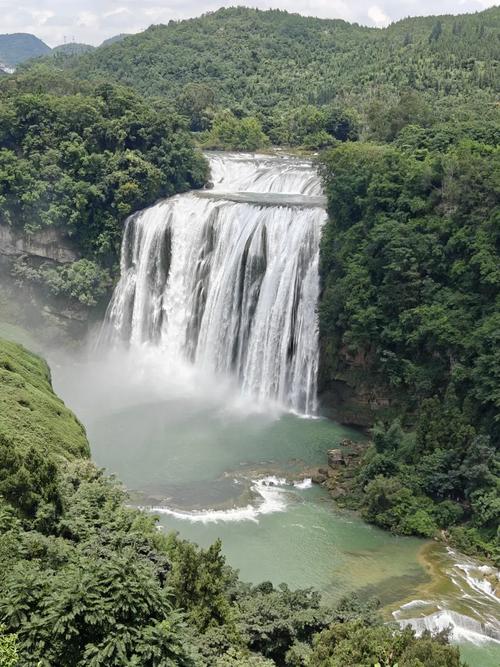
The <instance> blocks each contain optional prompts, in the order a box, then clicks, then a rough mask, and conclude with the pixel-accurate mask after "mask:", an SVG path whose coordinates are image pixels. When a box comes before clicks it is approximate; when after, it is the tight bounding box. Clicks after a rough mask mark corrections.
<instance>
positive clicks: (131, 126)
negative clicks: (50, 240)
mask: <svg viewBox="0 0 500 667" xmlns="http://www.w3.org/2000/svg"><path fill="white" fill-rule="evenodd" d="M1 98H2V101H1V103H0V223H3V224H7V225H11V226H14V227H17V228H20V229H23V230H24V231H25V232H26V234H27V235H29V234H31V233H33V232H34V231H36V230H39V229H44V228H45V227H48V226H55V227H57V228H59V229H60V230H61V231H62V233H63V234H65V235H67V236H68V237H71V238H72V239H73V242H74V244H75V245H76V247H77V249H78V250H79V252H80V253H81V254H82V255H83V256H84V259H83V260H81V261H80V262H78V263H76V264H73V265H72V266H70V267H63V268H57V269H55V268H50V267H43V268H42V269H40V270H38V269H37V267H34V268H35V269H36V271H35V272H34V273H33V274H32V275H31V278H32V279H34V280H38V281H39V282H42V283H44V284H46V286H47V288H48V290H49V292H52V293H56V294H61V293H62V294H66V295H67V296H69V297H71V298H73V299H75V300H77V301H79V302H80V303H83V304H86V305H94V304H95V302H97V301H98V300H99V299H100V298H102V296H103V294H104V293H107V291H108V289H109V285H110V279H109V275H106V274H105V273H103V269H104V268H111V269H112V270H114V269H115V268H116V264H117V256H118V250H119V245H120V242H121V234H122V223H123V221H124V220H125V218H126V217H127V216H128V215H129V214H130V213H132V212H134V211H136V210H137V209H140V208H144V207H145V206H148V205H150V204H152V203H154V201H156V199H158V198H159V197H166V196H169V195H172V194H174V193H176V192H180V191H183V190H187V189H188V188H192V187H199V186H201V185H202V184H203V182H204V181H205V179H206V176H207V166H206V162H205V160H204V159H203V157H202V156H201V154H199V153H198V152H197V151H196V150H195V149H194V146H193V144H192V142H191V139H190V137H189V135H188V133H187V131H186V130H185V128H184V121H182V120H181V119H180V117H179V116H178V115H177V114H176V113H175V112H174V111H173V110H172V109H170V108H168V107H167V106H165V105H162V104H160V105H156V106H155V105H153V104H149V103H148V104H146V103H145V102H143V101H142V100H141V99H140V98H139V97H138V96H137V95H135V94H133V93H132V92H130V91H128V90H126V89H124V88H122V87H120V86H116V85H111V84H106V83H103V84H94V85H85V84H82V83H79V82H77V81H75V80H74V79H72V78H71V77H69V76H67V75H62V74H61V73H60V72H54V71H53V70H51V69H50V68H49V67H48V66H37V68H35V69H32V70H29V72H27V73H26V74H22V73H20V74H19V75H16V76H15V77H9V79H7V80H6V81H4V82H3V83H2V91H1ZM27 277H29V276H27V275H26V274H25V275H24V278H27Z"/></svg>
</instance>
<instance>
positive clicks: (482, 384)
mask: <svg viewBox="0 0 500 667" xmlns="http://www.w3.org/2000/svg"><path fill="white" fill-rule="evenodd" d="M394 121H395V118H394V116H391V115H388V116H387V117H386V121H385V122H386V127H387V128H388V127H390V124H391V123H394ZM408 122H409V124H408V125H406V126H405V127H400V128H399V129H397V131H396V132H395V136H394V137H393V138H392V142H391V143H384V144H382V143H372V142H357V143H353V142H351V143H345V144H343V145H342V146H338V147H337V148H334V149H331V150H330V151H327V152H325V154H324V155H323V156H322V158H321V160H322V163H323V167H322V172H323V177H324V182H325V187H326V194H327V195H328V201H329V209H328V210H329V216H330V221H329V223H328V225H327V227H326V229H325V233H324V235H323V239H322V248H321V274H322V283H323V284H322V298H321V303H320V330H321V345H322V364H321V374H322V387H321V388H322V390H323V391H330V392H331V393H332V395H336V396H337V401H338V404H341V403H342V398H341V395H342V393H343V395H344V396H347V395H348V394H349V390H350V391H354V393H355V394H356V395H357V398H354V399H353V403H356V400H359V397H360V396H361V395H363V396H365V397H366V396H368V397H371V398H369V399H368V400H367V401H365V407H366V408H370V405H369V403H370V402H371V410H368V411H369V413H370V414H368V415H367V416H366V417H365V418H366V419H367V421H366V422H365V423H367V424H370V423H372V422H373V420H374V419H377V415H378V419H381V420H382V421H380V422H379V423H377V424H376V426H375V428H374V431H373V441H374V445H373V446H372V447H371V449H370V450H369V451H368V453H367V455H366V457H365V459H364V461H363V462H362V464H361V467H360V469H359V470H358V471H357V479H356V482H355V484H354V486H353V487H352V489H351V490H352V492H353V494H354V496H355V497H356V494H358V495H357V497H356V498H355V502H354V504H355V505H356V506H358V507H362V509H363V511H364V514H365V517H366V518H368V519H369V520H370V521H373V522H374V523H377V524H378V525H380V526H382V527H384V528H388V529H391V530H393V531H395V532H402V533H407V534H411V533H415V534H420V535H425V536H432V535H435V534H436V532H437V529H438V528H444V529H451V534H452V539H453V540H454V542H455V544H458V545H459V547H460V548H461V549H462V550H464V551H468V552H469V553H472V554H478V553H479V554H483V555H486V556H488V557H489V558H492V559H496V560H499V559H500V533H499V528H498V527H499V523H500V494H499V491H500V475H499V472H500V458H499V456H500V451H499V444H500V391H499V390H500V354H499V350H500V219H499V211H500V153H499V137H500V124H499V119H498V111H496V112H493V113H490V114H486V113H485V114H483V115H482V116H481V117H477V118H476V119H475V120H470V121H467V122H460V120H459V119H458V117H457V119H456V120H455V121H454V122H449V123H444V122H437V123H434V124H430V123H429V124H424V123H419V119H418V118H414V117H413V118H412V117H411V116H410V117H409V118H408ZM426 125H427V126H426ZM339 397H340V398H339ZM351 398H352V397H351ZM348 402H349V401H348V400H347V401H346V403H347V405H344V406H343V407H341V410H342V409H343V410H344V411H347V412H344V419H345V418H346V417H347V419H348V418H349V417H348V414H349V410H351V411H352V410H353V409H354V410H355V407H354V406H353V404H351V406H350V407H349V405H348ZM351 414H352V412H351ZM464 524H465V527H464ZM458 526H460V527H458Z"/></svg>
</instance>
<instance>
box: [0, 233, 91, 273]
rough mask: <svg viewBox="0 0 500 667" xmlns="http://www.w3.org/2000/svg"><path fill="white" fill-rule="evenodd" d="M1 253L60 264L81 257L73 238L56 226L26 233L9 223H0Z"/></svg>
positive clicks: (12, 256)
mask: <svg viewBox="0 0 500 667" xmlns="http://www.w3.org/2000/svg"><path fill="white" fill-rule="evenodd" d="M0 255H2V256H4V257H8V258H15V257H20V256H22V255H28V256H30V257H32V258H34V259H38V260H49V261H52V262H56V263H58V264H66V263H68V262H74V261H76V260H77V259H79V257H80V255H79V253H78V252H77V251H76V248H75V246H74V245H73V244H72V243H71V240H70V239H69V238H68V237H67V236H65V235H64V234H63V233H62V232H61V231H60V230H58V229H56V228H53V227H47V228H45V229H40V230H39V231H36V232H34V233H33V234H26V233H25V232H20V231H17V230H15V229H13V228H12V227H8V226H7V225H0Z"/></svg>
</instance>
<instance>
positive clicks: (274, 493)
mask: <svg viewBox="0 0 500 667" xmlns="http://www.w3.org/2000/svg"><path fill="white" fill-rule="evenodd" d="M235 481H236V480H235ZM311 485H312V481H311V480H310V479H305V480H301V481H293V482H289V481H288V480H286V479H285V478H284V477H277V476H275V475H268V476H267V477H263V478H262V479H258V480H253V481H252V486H251V487H250V488H251V491H252V492H253V493H254V494H255V495H256V496H257V497H258V500H257V502H256V503H255V504H253V505H252V504H248V505H246V506H245V507H232V508H229V509H206V510H190V511H188V510H179V509H175V508H171V507H164V506H157V507H148V508H143V509H148V510H149V511H150V512H153V513H155V514H166V515H168V516H171V517H173V518H175V519H179V520H181V521H189V522H190V523H204V524H207V523H218V522H240V521H253V522H255V523H258V521H259V517H260V516H264V515H266V514H274V513H276V512H285V511H286V509H287V506H288V498H287V496H288V494H289V492H290V491H291V490H292V489H298V490H303V489H308V488H310V486H311Z"/></svg>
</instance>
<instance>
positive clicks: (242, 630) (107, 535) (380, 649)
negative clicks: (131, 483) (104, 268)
mask: <svg viewBox="0 0 500 667" xmlns="http://www.w3.org/2000/svg"><path fill="white" fill-rule="evenodd" d="M0 401H1V414H2V419H1V420H0V452H1V461H2V466H1V467H0V664H1V665H2V667H4V666H5V667H21V666H22V667H35V666H37V667H41V665H47V666H48V665H57V666H58V667H84V666H85V667H91V666H94V667H98V666H100V665H102V666H104V665H107V666H108V667H123V666H124V665H137V666H139V665H140V667H158V666H159V665H165V666H166V667H167V666H168V667H174V666H175V667H204V666H206V667H252V666H253V667H258V666H260V667H264V666H269V667H271V666H272V665H283V666H284V665H289V666H291V667H293V666H296V667H299V666H300V665H304V664H306V663H305V662H304V661H305V660H306V659H307V660H308V662H307V664H309V665H311V666H313V667H314V666H317V667H320V666H322V665H327V664H328V665H329V666H332V665H333V666H335V665H339V667H340V665H344V664H345V659H346V657H349V658H353V659H356V660H357V661H358V662H359V663H361V664H367V662H368V661H372V660H373V659H375V660H385V658H386V657H387V656H391V658H393V659H399V664H400V665H403V667H413V666H414V665H416V664H419V665H423V666H424V667H436V665H438V664H439V665H442V666H443V667H460V665H461V661H460V658H459V652H458V649H456V648H452V647H450V646H449V645H448V644H447V643H446V637H445V636H444V635H441V636H439V637H437V638H435V639H432V638H431V637H430V636H429V635H424V637H423V638H421V639H416V638H415V636H414V634H413V632H412V631H411V630H410V629H409V628H407V629H406V630H400V629H398V628H397V627H390V626H387V625H382V624H381V620H380V618H379V617H378V615H377V613H376V611H375V607H376V605H374V604H373V602H370V601H360V600H357V599H356V598H354V597H353V598H350V599H345V600H343V601H342V602H341V603H340V604H339V605H338V606H337V607H336V608H334V609H332V608H328V607H324V606H322V605H321V603H320V596H319V594H318V593H313V592H312V591H310V590H299V591H290V590H289V589H288V588H287V587H286V586H282V587H280V588H274V587H273V586H272V585H271V584H270V583H263V584H261V585H258V586H250V585H246V584H243V583H242V582H241V581H240V580H239V579H238V576H237V573H236V572H235V571H234V570H232V569H231V568H230V567H228V566H227V565H226V563H225V560H224V557H223V556H222V554H221V545H220V543H216V544H214V545H213V546H211V547H209V548H208V549H205V550H202V549H198V548H197V547H195V546H194V545H192V544H190V543H189V542H185V541H182V540H180V539H178V538H177V537H176V536H174V535H165V534H163V533H162V532H159V531H158V529H157V526H156V522H155V520H154V518H153V517H151V516H148V515H146V514H144V513H142V512H140V511H138V510H132V509H128V508H127V507H126V506H125V502H126V501H127V497H126V494H125V493H124V491H123V489H122V488H121V487H120V486H119V485H118V484H117V483H116V482H114V481H112V480H110V479H106V478H105V477H104V476H103V474H102V472H100V471H98V470H97V469H96V468H95V467H94V466H93V465H92V464H91V462H90V461H88V460H86V458H87V456H88V445H87V442H86V439H85V435H84V432H83V429H82V427H81V425H80V424H79V423H78V421H77V420H76V419H75V417H74V416H73V415H72V414H71V413H70V412H69V410H67V408H66V407H65V406H64V404H63V403H62V402H61V401H60V400H59V399H58V398H57V397H56V396H55V395H54V393H53V391H52V388H51V385H50V378H49V374H48V369H47V366H46V364H45V363H44V362H43V361H42V360H40V359H39V358H37V357H35V356H34V355H32V354H31V353H29V352H27V351H26V350H25V349H24V348H22V347H20V346H19V345H15V344H13V343H9V342H7V341H5V340H1V339H0ZM5 415H7V420H5ZM20 415H23V416H20ZM43 429H46V430H45V431H44V430H43ZM318 633H319V634H318ZM361 637H363V641H360V639H361ZM416 661H417V662H416Z"/></svg>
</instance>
